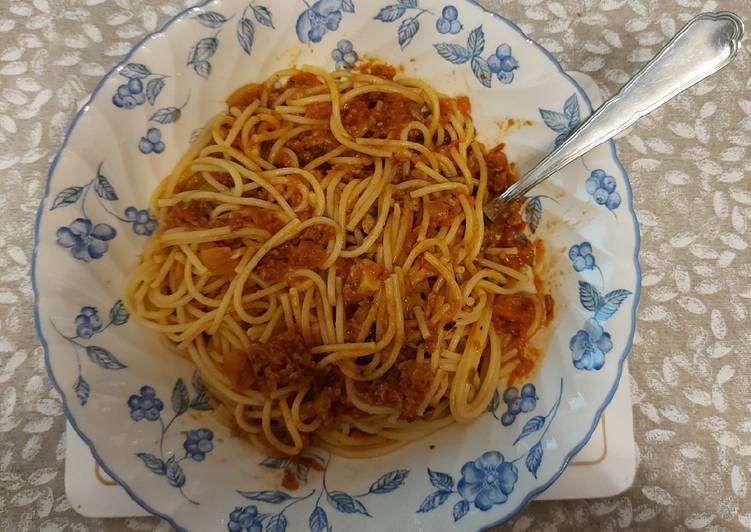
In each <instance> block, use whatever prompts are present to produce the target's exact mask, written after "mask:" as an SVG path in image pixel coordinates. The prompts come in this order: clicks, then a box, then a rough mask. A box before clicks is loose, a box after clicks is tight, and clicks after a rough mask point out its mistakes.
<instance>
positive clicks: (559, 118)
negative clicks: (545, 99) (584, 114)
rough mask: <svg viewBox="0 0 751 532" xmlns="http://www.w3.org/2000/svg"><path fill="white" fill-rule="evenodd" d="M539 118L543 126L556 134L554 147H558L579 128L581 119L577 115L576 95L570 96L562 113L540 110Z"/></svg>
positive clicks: (577, 102)
mask: <svg viewBox="0 0 751 532" xmlns="http://www.w3.org/2000/svg"><path fill="white" fill-rule="evenodd" d="M539 111H540V116H541V117H542V120H543V121H544V122H545V125H546V126H548V127H549V128H550V129H552V130H553V131H555V132H556V133H558V136H557V137H556V138H555V145H556V146H559V145H560V144H561V143H562V142H563V141H564V140H566V139H567V138H568V136H569V135H571V133H572V132H573V131H574V130H575V129H576V128H577V127H579V123H580V122H581V117H580V115H579V100H578V98H577V97H576V94H572V95H571V96H569V97H568V98H567V99H566V102H565V103H564V104H563V112H562V113H559V112H558V111H552V110H550V109H540V110H539Z"/></svg>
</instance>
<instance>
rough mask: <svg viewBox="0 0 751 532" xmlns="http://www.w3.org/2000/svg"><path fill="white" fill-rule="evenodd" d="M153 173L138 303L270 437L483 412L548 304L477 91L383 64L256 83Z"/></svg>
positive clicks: (419, 424) (365, 436) (517, 368)
mask: <svg viewBox="0 0 751 532" xmlns="http://www.w3.org/2000/svg"><path fill="white" fill-rule="evenodd" d="M227 103H228V111H227V112H225V113H223V114H221V115H219V116H217V117H216V118H215V119H213V120H212V121H211V123H210V124H209V125H208V126H207V127H206V128H205V129H204V130H203V131H202V133H201V134H200V136H199V137H198V139H197V140H196V141H195V142H194V143H193V144H192V145H191V147H190V148H189V149H188V151H187V152H186V153H185V154H184V156H183V157H182V158H181V159H180V161H179V162H178V164H177V165H176V166H175V168H174V170H173V171H172V173H171V174H170V175H168V176H167V177H166V178H165V179H164V180H163V181H162V182H161V184H160V185H159V186H158V188H157V189H156V191H155V193H154V195H153V199H152V210H153V211H154V212H155V213H157V214H158V217H159V220H160V229H159V231H158V232H157V233H156V234H155V235H154V236H153V237H152V238H151V239H150V241H149V242H148V244H147V246H146V248H145V249H144V251H143V253H142V255H141V257H140V259H139V262H138V264H137V265H136V266H135V267H134V268H133V269H132V271H131V274H130V276H129V280H128V283H127V288H126V304H127V306H128V307H129V309H130V311H131V312H132V314H133V315H134V316H136V317H138V318H140V320H141V321H142V322H143V323H145V324H146V325H148V326H149V327H151V328H152V329H154V330H156V331H158V332H159V333H161V334H162V335H164V336H165V337H166V338H167V339H168V340H169V341H170V342H171V343H172V344H173V345H174V346H175V347H176V348H177V350H178V351H179V352H180V353H182V354H184V355H185V356H188V357H189V358H190V359H191V360H192V361H193V363H194V364H195V365H196V367H197V369H198V371H199V372H200V374H201V376H202V378H203V380H204V382H205V383H206V384H207V386H208V388H209V389H210V390H211V392H212V394H213V395H214V397H215V398H216V399H217V400H218V401H219V402H220V403H221V405H222V408H221V409H220V410H221V411H222V412H223V416H224V418H225V419H226V421H227V422H228V423H230V424H231V425H232V426H233V427H234V428H235V429H236V431H237V432H239V433H241V434H243V435H245V436H247V437H248V438H249V439H250V440H251V441H253V442H254V443H256V444H258V445H261V446H264V447H266V448H271V449H274V450H275V451H277V452H279V453H282V454H285V455H298V454H299V453H300V452H301V451H302V450H303V448H305V447H306V446H308V445H311V444H313V443H315V445H318V446H321V447H324V448H326V449H328V450H330V451H332V452H334V453H337V454H340V455H344V456H351V457H366V456H373V455H376V454H381V453H385V452H388V451H390V450H393V449H395V448H398V447H400V446H402V445H404V444H406V443H408V442H410V441H413V440H415V439H417V438H421V437H423V436H425V435H427V434H430V433H432V432H434V431H436V430H438V429H440V428H442V427H445V426H447V425H449V424H451V423H454V422H468V421H471V420H472V419H475V418H476V417H478V416H479V415H480V414H481V413H482V412H484V411H485V409H486V407H487V405H488V403H489V402H490V400H491V398H492V397H493V394H494V392H496V390H497V389H498V387H499V386H501V385H503V384H504V383H506V382H507V381H508V380H513V379H514V378H520V377H523V376H524V375H525V374H527V373H529V371H531V369H532V368H533V366H534V361H535V359H536V357H537V355H536V354H535V353H534V351H533V350H532V349H530V348H529V346H528V343H529V339H530V338H532V337H533V336H534V335H535V333H536V332H537V331H538V330H539V329H540V328H542V327H543V326H544V325H545V323H546V322H547V321H548V320H549V318H550V316H551V313H552V299H551V298H550V297H549V296H547V295H545V294H544V292H543V290H542V287H541V284H540V283H539V271H538V269H539V266H538V265H539V255H540V245H539V244H534V243H532V242H530V241H529V240H527V239H526V238H525V237H524V236H523V234H522V233H523V230H524V227H525V224H524V222H523V221H522V220H521V217H520V215H519V212H518V209H516V210H514V209H512V210H511V211H510V212H509V213H507V214H506V215H505V216H504V217H503V218H502V219H501V220H499V221H498V222H496V223H495V224H494V225H493V226H491V227H485V221H484V219H483V211H482V206H483V204H484V203H485V202H486V201H487V200H488V199H489V198H490V197H493V196H494V195H496V194H499V193H500V192H502V191H503V190H504V189H505V188H506V187H507V186H508V185H509V184H510V183H511V181H512V180H513V168H512V167H511V166H510V165H509V163H508V161H507V159H506V156H505V154H504V152H503V146H502V145H501V146H498V147H496V148H494V149H491V150H487V149H486V148H485V146H483V144H481V143H480V142H479V141H478V140H477V137H476V132H475V127H474V125H473V122H472V118H471V110H470V102H469V100H468V99H467V98H466V97H458V98H450V97H446V96H442V95H440V94H439V93H438V92H437V91H436V90H435V89H434V88H432V87H431V86H430V85H428V84H427V83H425V82H423V81H421V80H418V79H413V78H407V77H398V76H396V70H395V69H394V68H392V67H390V66H387V65H378V64H370V65H365V66H364V67H363V68H361V69H360V71H358V72H349V71H336V72H333V73H330V72H325V71H323V70H321V69H318V68H314V67H303V68H301V69H299V70H298V69H289V70H284V71H280V72H277V73H275V74H274V75H272V76H271V77H270V78H269V79H268V80H266V81H265V82H263V83H260V84H251V85H246V86H244V87H242V88H240V89H238V90H237V91H235V92H234V93H233V94H232V95H231V96H230V97H229V99H228V100H227Z"/></svg>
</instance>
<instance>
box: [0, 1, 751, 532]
mask: <svg viewBox="0 0 751 532" xmlns="http://www.w3.org/2000/svg"><path fill="white" fill-rule="evenodd" d="M481 3H483V4H485V5H486V6H488V7H490V8H492V9H495V10H497V11H499V12H501V13H502V14H504V15H506V16H508V17H510V18H512V19H513V20H515V21H516V22H517V23H519V25H520V26H521V28H522V29H523V30H524V31H525V32H527V33H528V34H529V35H530V36H531V37H532V38H534V39H536V40H538V41H539V42H540V43H541V44H543V45H544V46H546V47H547V48H548V49H549V50H550V51H551V52H553V54H555V55H556V56H557V57H558V59H559V60H560V61H561V62H562V63H563V66H564V67H565V68H568V69H571V70H578V71H581V72H585V73H587V74H589V75H590V76H592V77H593V78H594V79H595V81H596V82H597V83H598V84H599V85H600V86H602V87H603V88H604V89H605V90H606V91H607V92H612V91H613V90H615V89H616V88H617V87H618V86H619V85H621V84H622V83H623V82H625V81H626V80H627V79H628V78H629V76H630V75H631V74H633V73H634V72H635V71H636V70H637V69H638V68H639V66H640V65H641V64H642V63H644V62H645V61H646V60H648V59H649V58H650V57H652V55H653V54H654V53H655V52H656V51H657V50H658V49H659V47H660V46H661V45H662V44H663V43H664V42H665V41H666V40H667V39H668V38H669V37H670V36H672V35H673V33H674V32H675V31H676V30H677V29H678V28H680V27H681V26H682V25H683V23H684V22H685V21H686V20H688V19H689V18H691V17H692V16H693V15H695V14H697V13H699V12H700V11H707V10H718V9H726V10H733V11H736V12H737V13H738V14H740V15H741V17H742V18H744V19H745V20H746V22H747V25H750V24H749V23H751V2H749V0H724V1H723V0H720V1H712V0H709V1H701V0H560V1H548V0H485V1H482V2H481ZM182 7H183V4H182V3H181V2H178V1H175V0H160V1H154V0H0V146H2V148H0V176H2V193H0V531H14V532H15V531H26V530H45V531H50V532H51V531H57V530H74V531H85V530H107V531H109V530H154V529H158V530H161V529H166V528H167V527H166V526H165V525H164V524H160V523H159V521H158V520H156V519H148V518H144V519H128V520H125V519H117V520H93V519H86V518H84V517H81V516H79V515H77V514H76V513H75V512H74V511H73V510H72V509H71V507H70V505H69V504H68V502H67V500H66V497H65V491H64V487H63V455H64V443H63V441H64V440H63V432H64V427H65V420H64V419H63V416H62V410H61V406H60V400H59V398H58V396H57V395H56V393H55V392H54V391H53V390H52V389H51V387H50V383H49V381H48V379H47V374H46V371H45V369H44V364H43V360H42V351H41V348H40V347H39V344H38V342H37V340H36V338H35V336H34V327H33V318H32V293H31V285H30V281H29V278H28V270H29V261H30V258H31V245H32V233H33V224H34V214H35V211H36V208H37V204H38V202H39V198H40V195H41V192H42V188H43V181H44V179H45V177H46V174H47V168H48V165H49V162H50V159H51V158H52V156H53V154H54V152H55V151H56V150H57V149H58V147H59V146H60V143H61V141H62V136H63V133H64V131H65V128H66V126H67V124H68V122H69V120H70V119H71V117H72V116H73V114H74V112H75V111H76V109H77V107H78V106H79V105H80V103H81V102H82V101H83V100H84V99H85V98H86V96H87V95H88V93H89V91H91V89H92V88H93V87H94V85H95V84H96V82H97V80H98V79H99V78H100V77H101V76H102V75H104V74H105V73H106V72H107V71H108V70H109V69H110V68H111V67H112V66H113V65H115V64H116V63H117V62H118V61H119V59H120V58H121V57H122V56H123V55H124V54H126V53H127V52H128V50H129V49H130V47H131V45H132V44H134V43H135V42H137V41H138V40H140V38H141V37H142V36H143V35H144V34H145V33H147V32H151V31H153V30H155V29H157V28H158V27H159V26H160V25H161V24H162V23H163V22H164V21H165V20H166V19H167V18H169V17H170V16H172V15H174V14H175V13H177V12H178V10H180V9H181V8H182ZM749 52H751V39H747V41H746V43H745V47H744V50H743V51H742V53H741V54H740V56H739V57H738V59H737V60H736V61H735V63H734V64H733V65H731V66H730V67H728V68H726V69H725V70H723V71H722V72H720V73H719V74H717V75H715V76H714V77H712V78H711V79H709V80H707V81H705V82H703V83H702V84H700V85H698V86H697V87H695V88H694V89H692V90H691V91H689V92H688V93H686V94H684V95H681V96H680V97H678V98H677V99H675V100H674V101H673V102H671V103H670V104H669V105H668V106H667V107H666V108H664V109H661V110H659V111H657V112H655V113H654V114H653V115H651V116H650V117H648V118H646V119H644V120H642V121H641V122H639V124H637V125H636V126H635V127H634V128H633V129H632V130H631V131H630V132H628V133H627V134H626V135H624V136H623V137H622V138H621V139H620V140H619V141H618V148H619V154H620V157H621V160H622V161H623V163H624V165H625V167H626V169H627V171H628V172H629V174H630V176H631V180H632V183H633V185H634V192H635V196H636V198H635V204H636V209H637V213H638V216H639V221H640V223H641V235H642V253H641V263H642V268H643V273H644V277H643V286H644V290H643V292H642V302H641V307H640V310H639V322H638V328H637V336H636V340H635V342H634V349H633V352H632V354H631V358H630V360H631V373H632V375H633V377H632V379H633V390H634V392H633V404H634V414H635V423H636V441H637V445H638V456H639V467H638V472H637V475H636V481H635V483H634V486H633V488H631V489H630V490H628V491H627V492H626V493H624V494H623V495H621V496H619V497H614V498H611V499H604V500H596V501H575V502H560V503H534V504H532V505H531V506H529V507H528V508H527V509H526V510H525V511H524V512H523V513H522V514H521V515H520V516H518V517H517V518H516V519H515V520H514V521H512V522H511V523H509V524H507V525H504V526H502V527H500V528H499V530H503V531H506V530H509V531H511V530H513V531H515V532H516V531H523V530H535V531H537V530H541V531H553V530H561V531H564V530H592V531H609V530H660V531H662V530H675V531H682V530H689V529H703V530H713V531H723V530H743V529H751V493H750V492H749V491H750V490H749V486H748V484H749V482H751V369H750V368H751V332H749V328H748V324H749V323H751V320H749V314H750V313H751V252H750V251H749V250H748V240H749V235H750V234H751V233H750V231H749V225H751V162H749V161H751V54H749Z"/></svg>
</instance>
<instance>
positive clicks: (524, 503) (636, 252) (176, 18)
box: [31, 0, 641, 531]
mask: <svg viewBox="0 0 751 532" xmlns="http://www.w3.org/2000/svg"><path fill="white" fill-rule="evenodd" d="M213 1H214V0H204V1H202V2H200V3H197V4H195V5H193V6H191V7H188V8H186V9H183V10H182V11H180V12H179V13H178V14H176V15H174V16H173V17H172V18H170V19H169V20H167V22H165V23H164V25H163V26H162V27H161V28H159V29H158V30H156V31H154V32H152V33H149V34H147V35H146V36H144V37H143V38H142V39H141V40H140V41H138V43H136V44H135V45H134V46H133V47H132V48H131V49H130V51H129V52H128V53H127V54H126V55H125V56H124V57H123V58H122V60H120V61H119V62H118V63H117V64H116V65H115V66H113V67H112V68H111V69H110V70H109V71H108V72H107V73H106V74H105V75H104V76H102V78H101V79H100V80H99V81H98V82H97V84H96V86H95V87H94V90H92V91H91V95H90V96H89V97H88V99H87V100H86V103H85V104H84V105H83V106H82V107H81V108H80V109H79V110H78V111H77V112H76V114H75V115H74V117H73V120H71V122H70V125H69V126H68V128H67V129H66V131H65V136H64V137H63V142H62V145H61V146H60V148H59V149H58V151H57V153H56V154H55V157H54V158H53V160H52V163H51V164H50V170H49V172H48V173H47V180H46V183H45V185H44V194H43V195H42V199H41V201H40V203H39V208H38V209H37V214H36V220H35V222H34V247H33V248H32V258H31V286H32V290H33V292H34V327H35V329H36V334H37V337H38V338H39V341H40V343H41V344H42V348H43V349H44V365H45V367H46V368H47V374H48V375H49V378H50V382H51V383H52V386H53V387H54V388H55V390H56V391H57V393H58V394H59V395H60V398H61V401H62V405H63V414H64V415H65V418H66V419H67V421H68V423H70V425H71V427H73V430H75V431H76V434H78V436H79V437H80V438H81V439H82V440H83V442H84V443H85V444H86V445H87V446H88V448H89V450H90V451H91V454H92V456H93V457H94V460H96V463H97V464H99V467H101V468H102V469H103V470H104V472H105V473H107V475H109V476H110V477H111V478H112V479H113V480H114V481H115V482H117V484H118V485H119V486H121V487H122V488H123V489H124V490H125V491H126V493H127V494H128V496H130V498H131V499H133V501H134V502H135V503H136V504H138V506H140V507H141V508H143V509H144V510H146V511H147V512H149V513H150V514H152V515H154V516H156V517H159V518H160V519H163V520H164V521H166V522H167V523H169V524H170V526H172V527H173V528H175V529H176V530H181V531H182V530H188V529H186V528H184V527H182V526H180V525H179V524H178V523H177V521H176V520H175V518H174V517H171V516H169V515H166V514H163V513H161V512H159V511H157V510H155V509H154V508H152V507H151V506H149V504H148V503H146V501H144V500H142V499H141V498H140V497H139V496H138V495H137V494H136V493H135V492H134V491H133V489H132V488H131V487H130V486H129V485H128V484H127V483H126V482H125V481H123V480H122V479H121V478H120V477H118V476H117V474H116V473H115V472H114V471H112V469H110V467H109V466H108V465H107V464H106V463H105V461H104V460H103V459H102V458H101V457H100V456H99V453H97V450H96V447H94V443H93V442H92V441H91V440H90V439H89V438H88V437H87V436H86V434H84V433H83V431H82V430H81V429H80V428H79V427H78V424H77V423H76V420H75V418H74V416H73V415H72V414H71V412H70V409H69V408H68V402H67V400H66V396H65V394H64V393H63V391H62V388H61V387H60V384H59V383H58V382H57V380H56V379H55V375H54V374H53V372H52V366H51V364H50V356H49V353H50V352H49V347H48V345H47V340H46V339H45V337H44V335H43V334H42V328H41V323H40V316H39V291H38V290H37V282H36V265H37V253H38V251H39V229H40V222H41V219H42V212H43V211H44V205H45V202H46V200H47V197H48V196H49V192H50V183H51V182H52V176H53V175H54V173H55V169H56V168H57V163H58V161H59V160H60V157H61V156H62V154H63V152H64V151H65V148H66V147H67V145H68V140H69V139H70V136H71V134H72V133H73V130H74V129H75V127H76V124H78V121H79V120H80V118H81V117H82V116H83V115H84V113H86V111H88V109H89V107H90V106H91V103H92V102H93V101H94V98H95V97H96V96H97V94H98V93H99V91H100V89H101V88H102V85H104V83H105V82H106V81H107V80H108V79H109V78H110V76H112V74H113V73H114V72H115V71H116V70H117V69H118V68H119V67H121V66H122V65H124V64H125V63H127V62H128V60H129V59H130V58H131V57H132V56H133V54H135V53H136V52H137V51H138V50H140V49H141V48H142V47H143V46H144V45H145V44H146V43H147V42H148V41H149V40H150V39H152V38H153V37H156V36H158V35H162V34H163V33H164V32H165V31H166V30H167V28H169V27H170V26H172V24H174V23H175V22H178V21H179V20H181V19H183V18H184V17H185V16H186V15H188V14H189V13H190V12H192V11H194V10H196V9H200V8H202V7H203V6H205V5H207V4H210V3H212V2H213ZM461 1H463V2H467V3H469V4H473V5H475V6H477V7H479V8H480V9H482V10H483V11H485V12H486V13H487V14H489V15H490V16H492V17H493V18H495V19H497V20H500V21H501V22H503V23H504V24H506V25H507V26H508V27H509V28H511V29H512V30H514V31H516V32H517V33H519V35H521V36H522V37H523V38H524V39H525V40H526V41H527V42H528V43H529V44H531V45H532V46H534V47H536V48H537V49H538V50H539V51H540V52H542V53H543V55H544V56H545V57H546V58H547V59H548V60H549V61H550V62H551V63H552V64H553V66H554V67H555V68H556V69H557V70H558V72H559V73H560V74H561V75H563V77H564V78H565V79H566V80H567V81H568V82H569V83H571V85H572V86H573V87H574V88H575V89H576V91H577V92H578V93H579V96H581V97H582V99H583V100H584V102H585V103H586V104H587V108H588V109H589V112H590V113H591V112H592V102H591V101H590V99H589V96H588V95H587V93H586V91H585V90H584V89H583V88H582V86H581V85H579V83H578V82H577V81H576V80H575V79H574V78H573V77H571V76H570V75H569V74H568V73H567V72H566V71H565V70H564V69H563V67H562V66H561V64H560V63H559V62H558V60H557V59H556V58H555V57H554V56H553V54H551V53H550V52H549V51H548V50H547V49H546V48H545V47H544V46H542V45H541V44H539V43H538V42H537V41H535V40H534V39H531V38H530V37H529V36H528V35H527V34H526V33H524V32H523V31H522V29H521V28H520V27H519V26H517V25H516V24H515V23H514V22H512V21H511V20H509V19H507V18H506V17H504V16H503V15H500V14H498V13H496V12H495V11H491V10H489V9H487V8H486V7H485V6H483V5H481V4H480V3H479V2H478V1H477V0H461ZM608 144H609V146H610V152H611V156H612V158H613V162H614V163H615V164H616V166H617V167H618V169H619V170H620V172H621V175H622V177H623V180H624V182H625V183H626V191H627V197H628V202H627V205H628V211H629V213H630V214H631V219H632V221H633V223H634V228H633V229H634V245H635V248H634V257H633V262H634V268H635V273H636V286H634V290H633V294H634V304H633V310H632V311H631V330H630V331H629V335H628V340H627V341H626V346H625V348H624V349H623V352H622V353H621V355H620V357H619V358H618V370H617V372H616V377H617V378H616V380H615V383H614V384H613V386H612V388H611V389H610V391H609V392H608V394H607V397H606V398H605V400H604V401H603V403H602V404H601V405H600V408H598V409H597V415H596V416H595V419H594V420H593V422H592V426H591V428H590V429H589V432H588V433H587V435H586V436H585V437H584V438H583V439H582V441H581V442H580V443H579V444H578V445H576V446H575V447H574V448H573V449H572V450H571V451H570V452H569V453H568V454H567V455H566V457H565V459H564V460H563V463H562V464H561V466H560V467H559V468H558V470H557V471H556V472H555V473H554V474H553V476H552V477H551V478H550V480H549V481H548V482H547V483H546V484H544V485H542V486H540V487H538V488H536V489H533V490H532V491H530V492H529V493H528V494H527V496H526V497H524V499H523V500H522V502H521V503H520V504H519V505H518V506H517V507H516V508H514V509H513V510H512V511H510V512H509V513H508V514H507V515H506V516H505V517H503V518H502V519H499V520H498V521H495V522H492V523H488V524H487V525H485V527H483V528H489V527H493V526H498V525H500V524H502V523H505V522H506V521H509V520H511V519H513V518H514V517H516V515H517V514H519V512H521V511H522V509H524V507H525V506H527V504H529V503H530V502H531V501H532V500H533V499H534V498H535V497H537V496H538V495H539V494H541V493H542V492H544V491H545V490H547V489H548V488H549V487H550V486H552V485H553V483H554V482H555V481H556V480H558V477H560V476H561V474H563V471H564V470H565V469H566V467H567V466H568V464H569V462H570V461H571V459H572V458H573V457H574V456H575V455H576V454H577V453H578V452H579V451H581V450H582V449H583V448H584V446H585V445H586V444H587V442H589V440H590V439H591V437H592V434H593V433H594V431H595V429H596V428H597V424H598V423H599V421H600V417H601V416H602V413H603V412H604V411H605V409H606V408H607V406H608V405H609V404H610V401H611V400H612V399H613V396H614V395H615V392H616V390H617V389H618V385H619V384H620V382H621V376H622V374H623V364H624V363H625V361H626V357H627V356H628V354H629V353H630V352H631V347H632V346H633V343H634V333H635V331H636V312H637V309H638V307H639V300H640V298H641V266H640V265H639V250H640V248H641V235H640V232H639V222H638V220H637V218H636V211H635V210H634V195H633V190H632V188H631V182H630V180H629V177H628V174H627V173H626V169H625V168H624V167H623V164H621V161H620V160H619V159H618V153H617V151H616V148H615V143H614V142H613V141H612V140H611V141H608ZM481 530H482V529H481Z"/></svg>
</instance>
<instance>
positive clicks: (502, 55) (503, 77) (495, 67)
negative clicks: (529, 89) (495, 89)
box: [488, 44, 519, 85]
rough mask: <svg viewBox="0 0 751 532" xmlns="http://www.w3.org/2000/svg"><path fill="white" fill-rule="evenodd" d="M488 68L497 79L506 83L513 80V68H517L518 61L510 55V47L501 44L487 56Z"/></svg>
mask: <svg viewBox="0 0 751 532" xmlns="http://www.w3.org/2000/svg"><path fill="white" fill-rule="evenodd" d="M488 68H490V72H492V73H493V74H495V75H496V76H498V81H500V82H501V83H505V84H506V85H508V84H509V83H511V82H512V81H514V70H516V69H518V68H519V61H517V60H516V59H515V58H514V56H513V55H511V47H510V46H509V45H508V44H502V45H500V46H499V47H498V48H496V50H495V53H494V54H493V55H491V56H490V57H489V58H488Z"/></svg>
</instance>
